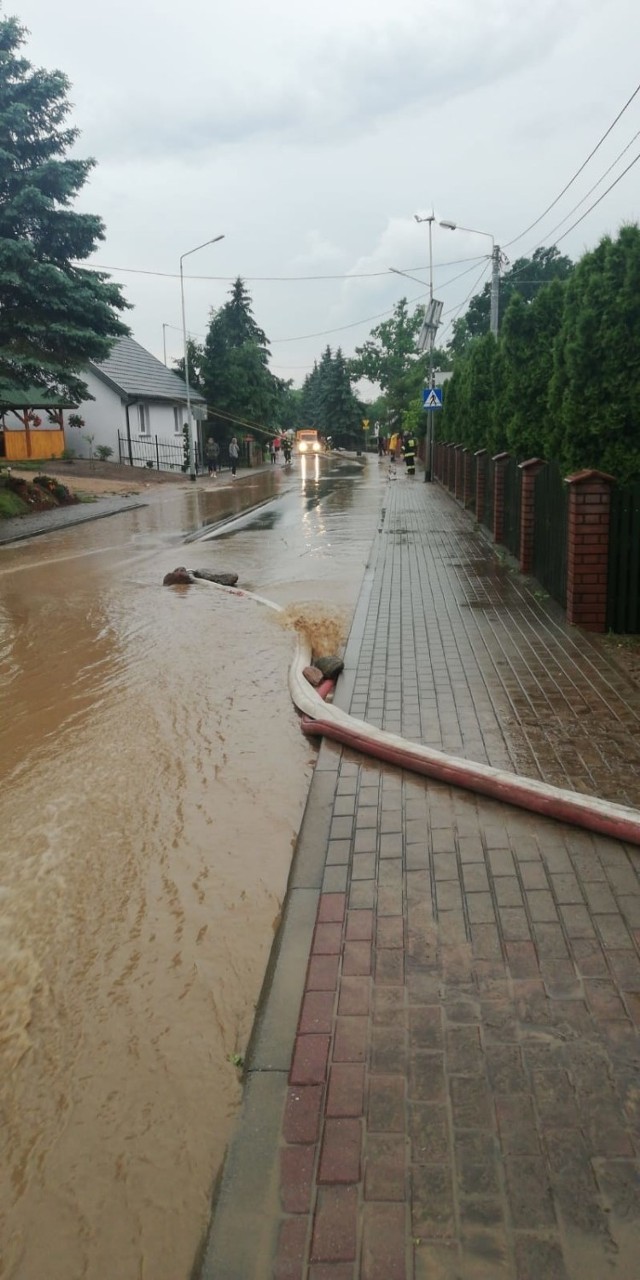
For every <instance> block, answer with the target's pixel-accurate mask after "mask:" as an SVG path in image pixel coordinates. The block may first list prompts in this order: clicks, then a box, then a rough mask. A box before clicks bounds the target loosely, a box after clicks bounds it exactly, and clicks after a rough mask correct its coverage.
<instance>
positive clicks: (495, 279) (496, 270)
mask: <svg viewBox="0 0 640 1280" xmlns="http://www.w3.org/2000/svg"><path fill="white" fill-rule="evenodd" d="M440 226H441V227H445V228H446V230H447V231H468V232H469V234H470V235H472V236H486V238H487V240H490V241H491V318H490V321H489V329H490V331H491V333H493V334H494V336H495V337H496V338H497V336H498V305H499V297H500V245H498V244H496V242H495V237H494V236H492V235H491V233H490V232H489V231H478V229H477V228H476V227H461V226H460V224H459V223H458V222H448V221H447V220H442V219H441V221H440Z"/></svg>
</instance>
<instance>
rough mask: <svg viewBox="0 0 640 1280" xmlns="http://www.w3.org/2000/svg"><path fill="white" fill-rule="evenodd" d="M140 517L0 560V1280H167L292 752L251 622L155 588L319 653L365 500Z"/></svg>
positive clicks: (269, 884) (252, 485) (366, 493)
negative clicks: (275, 607)
mask: <svg viewBox="0 0 640 1280" xmlns="http://www.w3.org/2000/svg"><path fill="white" fill-rule="evenodd" d="M149 502H150V505H149V506H148V507H147V508H145V509H142V510H136V511H131V512H129V513H127V514H125V515H122V516H117V517H114V518H112V519H108V520H103V521H100V522H98V523H95V524H88V525H84V526H81V527H79V528H76V529H72V530H67V531H64V532H58V533H56V534H53V535H49V536H47V537H46V538H39V539H37V540H34V541H32V542H30V543H23V544H20V545H16V546H11V547H8V548H0V778H1V787H2V791H1V794H2V809H1V812H2V822H1V827H0V1119H1V1122H2V1133H1V1136H0V1276H1V1277H2V1280H9V1278H11V1280H80V1277H82V1278H83V1280H85V1278H86V1280H113V1278H115V1277H117V1280H187V1277H188V1276H189V1275H190V1272H191V1268H192V1265H193V1260H194V1257H195V1254H196V1252H197V1249H198V1245H199V1243H200V1240H201V1238H202V1235H203V1232H204V1231H205V1229H206V1225H207V1219H208V1213H209V1204H210V1196H211V1191H212V1185H213V1181H214V1178H215V1175H216V1172H217V1170H218V1168H219V1165H220V1162H221V1159H222V1157H223V1154H224V1149H225V1144H226V1142H227V1139H228V1136H229V1131H230V1126H231V1122H232V1119H233V1115H234V1112H235V1109H236V1107H237V1105H238V1100H239V1095H240V1083H239V1073H238V1071H237V1068H236V1066H235V1065H234V1062H233V1058H234V1055H241V1054H242V1053H243V1050H244V1048H245V1046H246V1043H247V1040H248V1036H249V1032H250V1029H251V1024H252V1020H253V1013H254V1008H255V1003H256V1000H257V998H258V995H259V992H260V986H261V983H262V979H263V975H264V969H265V965H266V961H267V958H268V954H269V949H270V945H271V941H272V937H273V930H274V928H275V927H276V925H277V922H278V917H279V912H280V908H281V904H282V899H283V896H284V892H285V888H286V881H287V874H288V870H289V866H290V861H291V853H292V848H293V845H294V843H295V838H296V834H297V830H298V827H299V823H300V819H301V815H302V810H303V806H304V802H305V798H306V792H307V787H308V783H309V778H310V774H311V768H312V763H313V749H312V748H311V747H310V746H309V744H308V743H307V742H306V740H305V739H304V737H303V736H302V734H301V733H300V730H299V727H298V724H297V720H296V715H295V713H294V711H293V709H292V707H291V704H290V701H289V697H288V693H287V683H286V674H287V668H288V664H289V660H290V656H291V652H292V639H291V635H290V633H288V632H287V631H286V630H285V629H283V627H282V625H280V624H279V622H278V619H277V617H276V615H274V614H272V613H271V612H270V611H269V610H266V609H263V608H260V606H258V605H256V604H255V603H254V602H252V601H249V600H244V599H238V598H234V597H231V596H228V595H225V594H223V593H221V592H218V591H216V590H215V589H214V588H212V587H211V586H208V585H207V584H206V583H199V584H198V585H197V586H192V587H184V588H179V587H175V588H162V586H161V585H160V584H161V582H162V578H163V576H164V574H165V573H166V572H167V571H168V570H169V569H172V568H173V567H174V566H175V565H176V564H187V565H188V566H189V567H191V568H205V569H212V570H213V569H218V570H224V569H228V570H232V571H234V572H237V573H239V574H240V579H241V584H242V585H243V586H246V587H247V588H248V589H251V590H254V591H257V592H259V593H260V594H262V595H264V596H267V597H270V598H273V599H275V600H277V601H279V602H280V603H282V604H285V605H287V606H290V608H289V613H290V614H291V616H294V617H295V616H302V617H303V618H306V619H307V620H308V619H309V617H311V616H312V615H313V619H312V620H313V622H314V624H318V623H320V624H324V623H325V622H329V623H330V624H331V626H333V627H334V628H335V627H336V626H337V628H338V633H339V632H340V631H344V629H345V627H346V625H347V623H348V619H349V618H350V616H351V613H352V610H353V605H354V603H355V599H356V596H357V592H358V588H359V585H360V581H361V578H362V573H363V568H364V564H365V562H366V559H367V555H368V552H369V548H370V546H371V541H372V537H373V534H374V532H375V528H376V521H377V516H378V511H379V502H380V494H379V486H378V475H377V468H375V467H373V466H371V465H369V466H368V467H367V468H365V470H364V471H363V469H362V468H361V467H360V465H358V464H355V463H348V462H346V461H345V462H343V463H329V462H327V461H326V460H324V459H323V460H322V461H319V460H310V461H309V462H308V463H307V465H306V468H304V469H303V471H302V474H301V469H300V467H299V466H298V467H297V468H295V469H294V472H293V473H292V475H291V476H289V477H283V476H282V475H281V474H279V475H278V476H275V475H274V474H273V473H272V472H267V473H261V474H259V475H256V476H253V477H247V478H245V479H243V480H241V481H240V482H239V483H238V484H236V485H231V484H230V483H224V484H221V482H220V481H218V482H215V483H214V482H202V483H201V484H199V485H198V486H197V487H196V488H195V489H194V488H188V487H185V488H182V487H180V488H171V489H163V490H162V491H160V492H158V493H154V494H152V496H151V497H150V499H149ZM258 503H262V504H263V505H262V506H261V507H260V508H259V509H258V510H256V511H254V512H253V513H251V514H248V515H245V516H241V515H239V513H240V512H241V511H242V508H243V507H246V506H248V505H251V504H258ZM232 517H233V518H232ZM222 518H232V519H230V520H229V523H227V524H226V525H224V526H223V528H222V531H221V530H220V528H219V527H218V528H216V527H215V526H216V522H218V521H220V520H221V519H222ZM186 535H192V537H195V538H196V540H195V541H192V540H190V541H187V543H186V545H185V537H186ZM311 606H313V608H312V607H311ZM314 611H315V612H314ZM334 634H335V632H334Z"/></svg>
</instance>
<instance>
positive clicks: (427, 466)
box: [413, 213, 437, 484]
mask: <svg viewBox="0 0 640 1280" xmlns="http://www.w3.org/2000/svg"><path fill="white" fill-rule="evenodd" d="M413 216H414V218H415V220H416V222H428V223H429V308H430V312H431V311H432V310H433V246H432V242H431V228H432V227H433V224H434V222H437V218H436V215H435V213H429V214H427V216H426V218H420V217H419V216H418V214H417V213H414V215H413ZM435 338H436V335H435V333H434V332H432V333H430V334H429V390H431V388H432V387H433V344H434V342H435ZM433 438H434V421H433V410H429V417H428V418H427V430H426V435H425V440H426V445H427V447H426V450H425V460H424V479H425V484H429V482H430V480H431V470H432V467H431V459H432V454H433Z"/></svg>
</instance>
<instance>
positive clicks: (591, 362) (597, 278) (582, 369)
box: [549, 226, 640, 481]
mask: <svg viewBox="0 0 640 1280" xmlns="http://www.w3.org/2000/svg"><path fill="white" fill-rule="evenodd" d="M554 357H555V358H554V374H553V378H552V383H551V389H550V397H549V404H550V411H551V413H550V416H551V419H552V421H553V422H554V424H555V430H554V434H553V439H552V441H551V447H553V448H554V451H555V453H556V455H557V456H559V457H560V459H561V461H562V463H563V464H564V466H565V467H567V468H577V467H599V468H600V469H601V470H604V471H609V472H611V474H612V475H614V476H616V478H617V479H618V480H621V481H625V480H631V479H639V478H640V229H639V228H638V227H637V226H627V227H623V228H622V230H621V231H620V233H619V235H618V237H617V239H615V240H612V239H611V238H610V237H609V236H607V237H605V239H604V240H602V241H601V242H600V244H599V245H598V247H597V248H596V249H595V250H593V252H591V253H587V254H585V255H584V257H583V258H582V259H581V260H580V262H579V263H578V265H577V267H576V269H575V271H574V273H573V275H572V277H571V279H570V280H569V281H568V283H567V286H566V299H565V306H564V314H563V320H562V325H561V328H560V333H559V335H558V339H557V341H556V344H555V352H554Z"/></svg>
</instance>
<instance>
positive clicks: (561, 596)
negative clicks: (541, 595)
mask: <svg viewBox="0 0 640 1280" xmlns="http://www.w3.org/2000/svg"><path fill="white" fill-rule="evenodd" d="M568 512H569V495H568V492H567V486H566V484H565V483H564V476H563V473H562V471H561V469H560V467H559V466H558V463H557V462H548V463H547V465H546V466H545V467H543V468H542V469H541V470H540V471H539V472H538V474H537V476H536V478H535V491H534V542H533V572H534V574H535V576H536V578H537V579H538V582H540V583H541V585H542V586H543V587H544V588H545V590H546V591H548V592H549V595H550V596H552V597H553V599H554V600H557V601H558V604H561V605H562V607H563V608H565V607H566V603H567V536H568Z"/></svg>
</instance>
